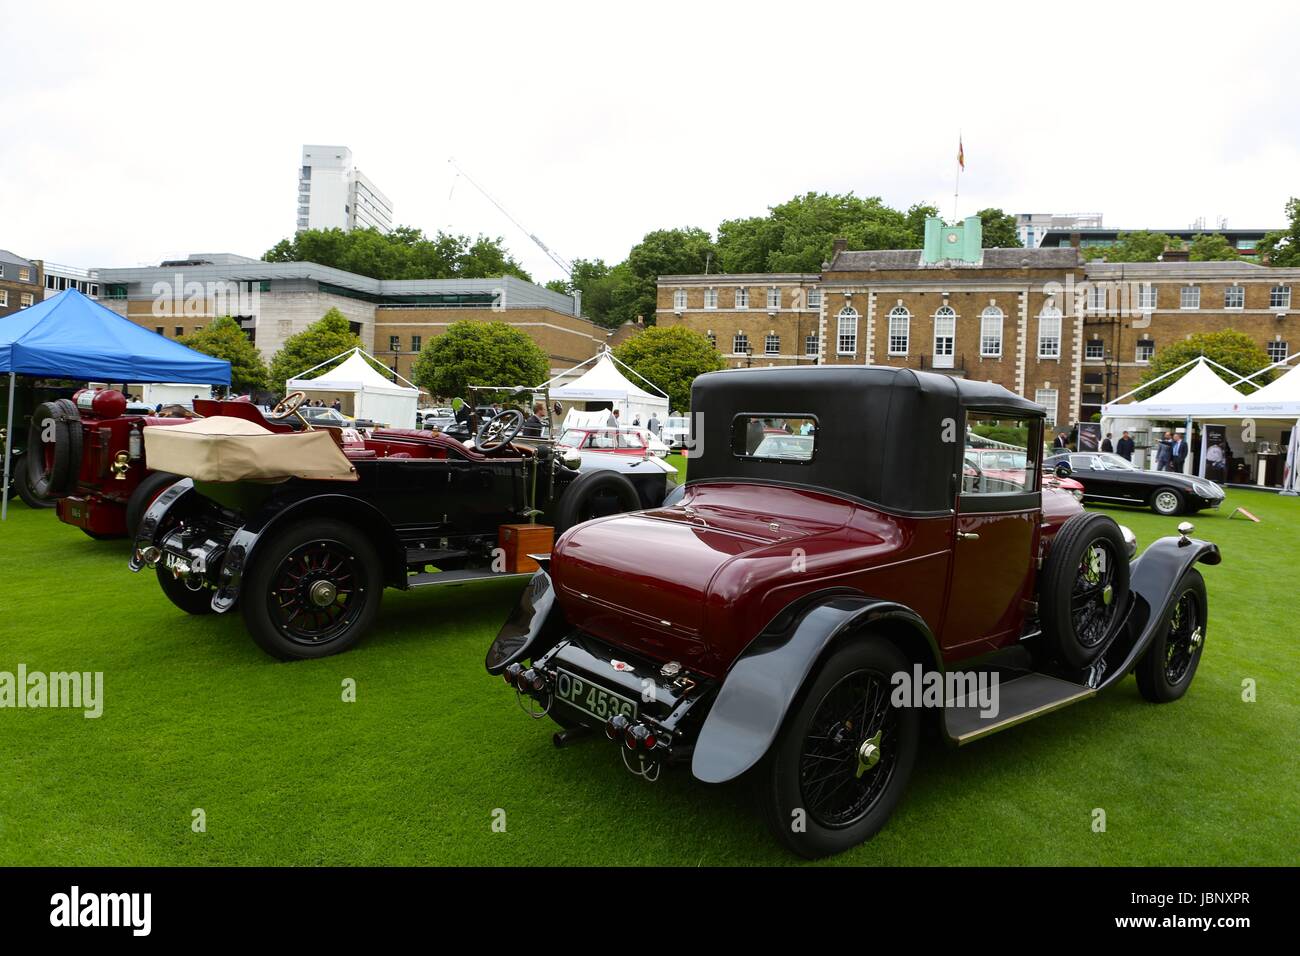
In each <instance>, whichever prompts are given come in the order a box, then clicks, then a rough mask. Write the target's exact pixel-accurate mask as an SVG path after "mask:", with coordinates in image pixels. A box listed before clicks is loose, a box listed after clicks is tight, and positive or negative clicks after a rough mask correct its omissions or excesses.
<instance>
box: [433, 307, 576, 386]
mask: <svg viewBox="0 0 1300 956" xmlns="http://www.w3.org/2000/svg"><path fill="white" fill-rule="evenodd" d="M550 371H551V363H550V360H549V359H548V358H547V355H546V353H545V352H543V351H542V350H541V348H540V347H539V346H538V345H537V343H536V342H534V341H533V340H532V339H530V338H529V337H528V336H527V335H525V334H524V333H523V332H520V331H519V330H518V329H516V328H514V327H513V326H510V325H507V324H506V323H504V322H473V321H465V322H453V323H452V324H451V325H450V326H449V327H448V328H447V331H446V332H444V333H443V334H442V335H439V336H438V337H437V338H435V339H434V340H433V341H432V342H431V343H430V344H429V345H426V346H425V347H424V349H423V350H422V351H421V352H420V357H419V358H417V359H416V360H415V365H414V366H413V367H412V369H411V381H413V382H414V383H415V384H416V385H418V386H420V388H423V389H425V390H426V391H427V392H429V394H430V395H435V396H438V397H441V398H465V399H468V398H469V386H471V385H523V386H530V387H531V386H535V385H540V384H541V383H542V382H544V381H546V380H547V379H548V378H550Z"/></svg>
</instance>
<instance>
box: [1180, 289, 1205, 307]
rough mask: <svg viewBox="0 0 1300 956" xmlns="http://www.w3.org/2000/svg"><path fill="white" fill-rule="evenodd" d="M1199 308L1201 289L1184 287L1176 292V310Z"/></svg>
mask: <svg viewBox="0 0 1300 956" xmlns="http://www.w3.org/2000/svg"><path fill="white" fill-rule="evenodd" d="M1189 300H1190V304H1189ZM1200 307H1201V287H1200V286H1199V285H1185V286H1183V287H1182V289H1180V290H1179V292H1178V308H1180V309H1199V308H1200Z"/></svg>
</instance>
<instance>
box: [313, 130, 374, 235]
mask: <svg viewBox="0 0 1300 956" xmlns="http://www.w3.org/2000/svg"><path fill="white" fill-rule="evenodd" d="M366 228H372V229H378V230H379V231H380V232H385V233H386V232H391V231H392V228H393V204H392V202H391V201H390V200H389V198H388V197H387V196H385V195H384V194H383V193H382V192H380V191H379V189H378V187H376V186H375V184H374V183H373V182H371V181H370V180H369V179H368V178H367V177H366V176H365V174H364V173H362V172H361V170H359V169H357V168H356V167H355V166H354V165H352V150H350V149H348V148H347V147H346V146H304V147H303V148H302V163H301V164H300V165H299V169H298V228H297V231H298V232H302V231H303V230H304V229H342V230H344V231H345V232H350V231H351V230H353V229H366Z"/></svg>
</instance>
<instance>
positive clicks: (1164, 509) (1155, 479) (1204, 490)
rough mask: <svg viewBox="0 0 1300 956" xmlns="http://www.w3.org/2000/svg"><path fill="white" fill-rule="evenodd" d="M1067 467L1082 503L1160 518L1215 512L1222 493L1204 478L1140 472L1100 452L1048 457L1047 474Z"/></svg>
mask: <svg viewBox="0 0 1300 956" xmlns="http://www.w3.org/2000/svg"><path fill="white" fill-rule="evenodd" d="M1062 464H1064V465H1068V466H1069V475H1068V477H1070V478H1073V479H1074V480H1075V481H1078V482H1080V483H1081V484H1082V485H1083V500H1084V501H1095V502H1098V503H1099V504H1108V505H1109V504H1124V505H1140V506H1142V507H1146V508H1150V509H1151V510H1152V511H1154V512H1155V513H1156V514H1160V515H1182V514H1195V513H1196V512H1198V511H1200V510H1201V509H1202V508H1218V507H1219V505H1220V504H1222V503H1223V489H1222V488H1220V487H1219V486H1218V485H1216V484H1215V483H1214V482H1212V481H1210V480H1209V479H1208V478H1198V477H1196V476H1195V475H1184V474H1182V473H1180V472H1176V471H1143V470H1142V469H1140V468H1138V467H1137V466H1136V465H1134V464H1133V463H1132V462H1131V461H1126V460H1125V459H1123V458H1121V457H1120V456H1119V455H1113V454H1111V453H1110V452H1104V451H1084V452H1072V453H1070V454H1060V455H1052V456H1051V457H1050V458H1048V459H1047V467H1048V469H1049V470H1053V471H1055V470H1057V469H1058V468H1059V466H1060V465H1062Z"/></svg>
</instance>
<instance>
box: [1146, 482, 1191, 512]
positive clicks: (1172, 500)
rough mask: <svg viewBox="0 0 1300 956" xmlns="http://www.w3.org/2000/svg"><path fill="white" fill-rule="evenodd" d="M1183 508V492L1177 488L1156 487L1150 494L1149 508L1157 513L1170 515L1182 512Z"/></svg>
mask: <svg viewBox="0 0 1300 956" xmlns="http://www.w3.org/2000/svg"><path fill="white" fill-rule="evenodd" d="M1185 508H1186V503H1185V500H1184V498H1183V493H1182V492H1181V491H1179V490H1178V489H1177V488H1157V489H1156V493H1155V494H1153V495H1152V496H1151V510H1152V511H1154V512H1155V513H1156V514H1158V515H1164V516H1165V517H1171V516H1172V515H1177V514H1182V513H1183V510H1184V509H1185Z"/></svg>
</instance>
